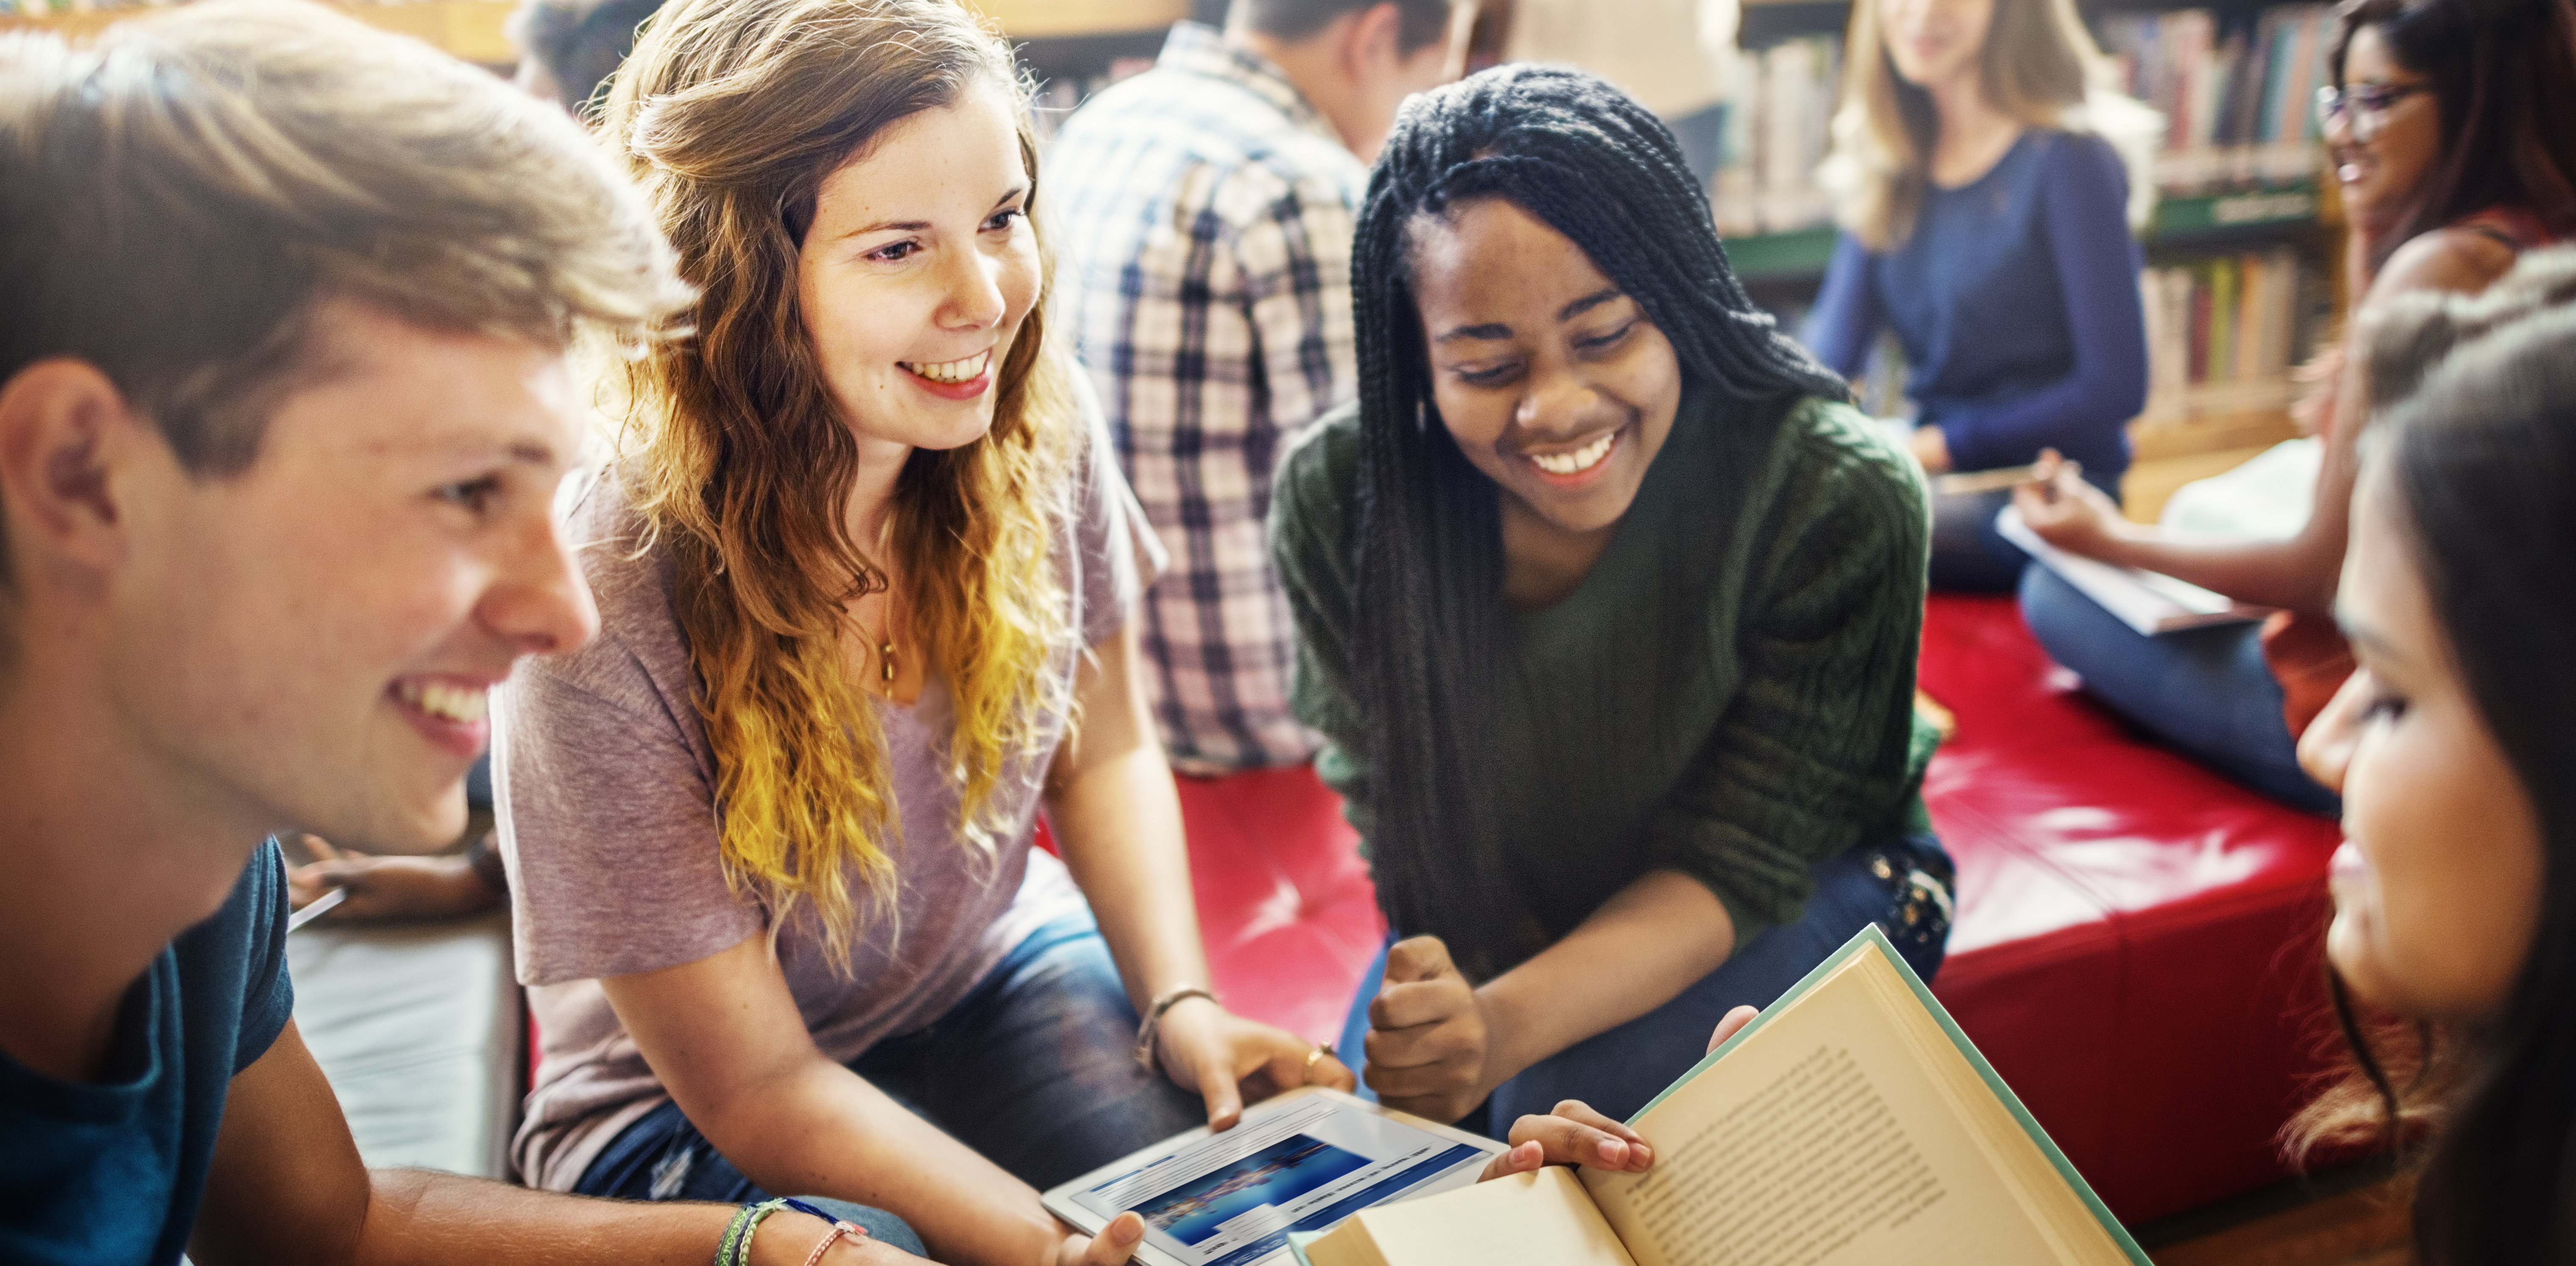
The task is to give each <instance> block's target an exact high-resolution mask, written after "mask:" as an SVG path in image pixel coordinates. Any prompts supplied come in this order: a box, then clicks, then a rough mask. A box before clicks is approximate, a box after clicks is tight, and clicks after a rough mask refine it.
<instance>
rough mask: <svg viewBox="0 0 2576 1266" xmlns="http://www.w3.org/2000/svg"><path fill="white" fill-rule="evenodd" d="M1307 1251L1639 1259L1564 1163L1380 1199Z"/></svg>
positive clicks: (1365, 1262)
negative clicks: (1394, 1200)
mask: <svg viewBox="0 0 2576 1266" xmlns="http://www.w3.org/2000/svg"><path fill="white" fill-rule="evenodd" d="M1305 1252H1306V1258H1307V1260H1308V1261H1311V1262H1313V1263H1314V1266H1453V1264H1457V1263H1469V1262H1472V1263H1477V1264H1478V1266H1513V1264H1514V1263H1527V1266H1636V1263H1635V1261H1634V1260H1633V1259H1631V1258H1630V1257H1629V1255H1628V1253H1627V1250H1625V1249H1623V1248H1621V1247H1620V1246H1619V1239H1618V1237H1617V1236H1615V1235H1613V1234H1611V1232H1610V1224H1609V1223H1607V1222H1604V1221H1602V1220H1601V1214H1600V1211H1599V1210H1596V1209H1594V1208H1593V1207H1592V1199H1591V1197H1589V1196H1587V1195H1585V1194H1584V1191H1583V1184H1582V1183H1580V1182H1578V1181H1576V1179H1575V1177H1574V1172H1573V1171H1572V1170H1569V1169H1565V1168H1562V1167H1559V1166H1549V1167H1548V1168H1545V1169H1541V1170H1538V1171H1537V1172H1535V1173H1527V1174H1514V1175H1512V1176H1511V1177H1509V1178H1497V1179H1495V1180H1494V1181H1492V1182H1488V1183H1478V1184H1477V1185H1475V1186H1473V1187H1468V1188H1465V1189H1463V1190H1459V1191H1452V1192H1446V1193H1444V1194H1441V1195H1437V1196H1429V1197H1425V1198H1423V1199H1420V1200H1414V1201H1410V1202H1407V1203H1404V1204H1391V1205H1381V1206H1379V1207H1377V1208H1375V1209H1370V1210H1368V1211H1366V1212H1364V1213H1361V1214H1359V1215H1357V1216H1355V1217H1353V1218H1352V1219H1351V1220H1350V1221H1348V1222H1345V1223H1343V1224H1342V1225H1341V1226H1340V1227H1339V1228H1338V1229H1336V1230H1334V1231H1332V1232H1331V1233H1329V1234H1327V1235H1325V1236H1324V1237H1323V1238H1322V1239H1319V1240H1315V1241H1313V1242H1311V1243H1309V1244H1307V1245H1306V1248H1305Z"/></svg>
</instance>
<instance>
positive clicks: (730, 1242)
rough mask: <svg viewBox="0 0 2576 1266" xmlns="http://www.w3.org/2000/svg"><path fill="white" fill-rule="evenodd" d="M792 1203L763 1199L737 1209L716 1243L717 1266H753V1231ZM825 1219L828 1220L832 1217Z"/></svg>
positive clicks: (809, 1207)
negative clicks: (720, 1238) (721, 1240)
mask: <svg viewBox="0 0 2576 1266" xmlns="http://www.w3.org/2000/svg"><path fill="white" fill-rule="evenodd" d="M791 1203H793V1202H790V1201H786V1200H763V1201H761V1202H760V1203H759V1204H747V1205H744V1206H743V1207H742V1208H740V1209H738V1210H736V1211H735V1212H734V1215H733V1221H732V1222H730V1223H727V1224H726V1225H725V1233H724V1241H723V1242H722V1243H720V1244H718V1245H716V1266H751V1233H752V1232H754V1231H756V1230H759V1229H760V1224H761V1222H762V1220H764V1219H766V1218H767V1217H768V1216H769V1215H770V1214H773V1213H776V1212H778V1211H779V1210H781V1209H784V1208H787V1207H788V1206H789V1205H790V1204H791ZM811 1208H812V1206H811V1205H808V1206H806V1209H799V1210H797V1212H799V1213H803V1212H806V1211H808V1210H810V1209H811ZM824 1220H825V1221H827V1222H828V1221H830V1220H831V1219H829V1218H826V1219H824Z"/></svg>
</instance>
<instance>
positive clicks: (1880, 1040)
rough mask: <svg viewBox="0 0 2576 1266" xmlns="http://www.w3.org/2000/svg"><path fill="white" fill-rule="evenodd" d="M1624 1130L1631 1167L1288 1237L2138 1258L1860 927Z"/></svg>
mask: <svg viewBox="0 0 2576 1266" xmlns="http://www.w3.org/2000/svg"><path fill="white" fill-rule="evenodd" d="M1630 1124H1631V1125H1633V1126H1635V1127H1636V1130H1637V1132H1638V1133H1639V1134H1642V1135H1644V1136H1645V1138H1646V1141H1647V1142H1648V1143H1650V1144H1652V1145H1654V1149H1655V1164H1654V1168H1652V1169H1650V1170H1648V1171H1646V1172H1645V1173H1643V1174H1616V1173H1603V1172H1600V1171H1597V1170H1591V1169H1583V1170H1569V1169H1565V1168H1562V1167H1554V1166H1552V1167H1549V1168H1546V1169H1542V1170H1539V1171H1538V1172H1536V1173H1531V1174H1520V1175H1516V1176H1514V1177H1511V1178H1506V1179H1500V1180H1497V1181H1494V1182H1488V1183H1480V1184H1478V1185H1476V1186H1473V1187H1468V1188H1464V1189H1462V1190H1458V1191H1452V1192H1448V1193H1446V1194H1443V1195H1437V1196H1430V1197H1426V1198H1423V1199H1420V1200H1416V1201H1412V1202H1410V1203H1406V1204H1390V1205H1380V1206H1378V1207H1376V1208H1372V1209H1368V1210H1365V1211H1363V1212H1361V1213H1358V1214H1356V1215H1355V1216H1353V1217H1351V1218H1350V1219H1349V1220H1348V1221H1345V1222H1343V1223H1342V1224H1341V1225H1340V1226H1338V1227H1335V1228H1333V1229H1332V1230H1330V1231H1327V1232H1325V1233H1323V1234H1321V1235H1315V1236H1305V1235H1299V1236H1292V1237H1290V1243H1291V1244H1292V1245H1293V1246H1294V1247H1295V1248H1296V1249H1297V1251H1298V1254H1299V1256H1300V1257H1301V1258H1302V1259H1304V1260H1305V1261H1306V1262H1307V1263H1308V1266H1451V1264H1457V1266H1465V1264H1466V1263H1493V1264H1496V1266H1513V1264H1517V1263H1529V1264H1530V1266H1538V1264H1540V1263H1546V1264H1547V1266H1709V1264H1713V1263H1746V1264H1748V1266H1751V1264H1756V1263H1817V1264H1819V1266H1833V1264H1836V1263H1853V1264H1855V1266H1857V1264H1858V1263H1881V1262H1890V1261H1908V1262H1928V1263H1944V1262H1956V1263H1971V1262H1973V1263H1979V1264H1981V1266H1988V1264H1991V1266H2017V1264H2019V1263H2101V1264H2103V1266H2127V1264H2134V1266H2147V1257H2146V1254H2145V1253H2143V1252H2141V1251H2139V1249H2138V1246H2137V1244H2136V1242H2134V1241H2132V1240H2131V1239H2130V1238H2129V1236H2128V1234H2127V1232H2125V1231H2122V1230H2121V1229H2120V1224H2119V1223H2118V1222H2117V1221H2115V1220H2114V1219H2113V1218H2112V1217H2111V1212H2110V1210H2108V1209H2106V1208H2104V1207H2103V1205H2102V1202H2101V1201H2100V1200H2099V1199H2097V1198H2095V1196H2094V1195H2093V1191H2092V1188H2090V1187H2088V1186H2086V1185H2085V1183H2084V1180H2083V1178H2082V1177H2080V1176H2078V1175H2077V1174H2076V1172H2075V1170H2074V1168H2073V1167H2071V1166H2069V1165H2068V1164H2067V1162H2066V1158H2065V1156H2063V1155H2061V1154H2060V1153H2059V1152H2058V1150H2057V1147H2056V1145H2054V1144H2052V1143H2050V1142H2049V1141H2048V1136H2047V1135H2046V1134H2044V1133H2042V1132H2041V1131H2040V1128H2039V1123H2038V1122H2036V1121H2033V1120H2032V1119H2031V1117H2030V1113H2029V1112H2027V1111H2025V1110H2024V1109H2023V1108H2022V1106H2021V1101H2020V1100H2019V1099H2017V1098H2015V1097H2014V1096H2013V1093H2012V1091H2011V1090H2010V1089H2009V1088H2007V1087H2006V1086H2005V1085H2004V1083H2003V1081H2002V1080H2001V1079H1999V1078H1997V1077H1996V1076H1995V1071H1994V1069H1992V1068H1990V1067H1988V1066H1987V1064H1986V1061H1985V1059H1984V1058H1983V1057H1982V1056H1980V1055H1978V1054H1977V1050H1976V1048H1975V1047H1974V1046H1971V1045H1969V1043H1968V1039H1967V1037H1966V1035H1964V1034H1962V1033H1960V1032H1959V1027H1958V1025H1956V1024H1954V1023H1952V1022H1951V1020H1950V1017H1949V1014H1948V1013H1947V1012H1945V1011H1943V1010H1942V1009H1941V1004H1940V1003H1938V1002H1936V1001H1934V1000H1933V998H1932V994H1931V991H1930V990H1928V989H1926V988H1924V986H1923V982H1922V981H1920V980H1918V979H1916V978H1915V975H1914V973H1913V971H1912V970H1910V969H1908V968H1907V967H1906V966H1905V964H1904V962H1903V960H1901V959H1899V958H1898V957H1897V956H1896V952H1895V948H1894V947H1893V946H1891V945H1890V944H1889V943H1888V941H1887V937H1886V936H1885V934H1883V933H1881V932H1880V931H1879V930H1878V929H1877V928H1876V927H1874V926H1873V927H1870V928H1867V929H1865V930H1863V931H1862V933H1861V934H1860V935H1859V936H1856V937H1853V938H1852V940H1851V943H1850V944H1848V945H1845V946H1844V947H1843V948H1842V949H1841V950H1839V951H1836V952H1835V954H1834V956H1833V957H1832V958H1830V959H1827V960H1826V961H1825V962H1824V964H1823V965H1821V966H1819V967H1817V968H1816V970H1815V971H1813V972H1811V973H1809V974H1808V976H1807V978H1806V979H1805V980H1803V981H1800V982H1799V983H1798V986H1797V988H1795V989H1793V990H1791V991H1790V992H1789V993H1788V995H1787V996H1786V997H1784V998H1782V999H1781V1000H1780V1001H1779V1002H1778V1003H1776V1004H1774V1005H1773V1006H1772V1007H1771V1008H1770V1009H1768V1010H1766V1011H1764V1012H1763V1013H1762V1015H1761V1017H1760V1018H1758V1019H1756V1020H1755V1021H1754V1022H1753V1023H1752V1024H1751V1025H1748V1026H1747V1027H1746V1028H1745V1030H1744V1031H1743V1032H1742V1033H1739V1034H1737V1035H1736V1036H1735V1037H1734V1038H1733V1039H1731V1040H1729V1041H1728V1042H1727V1043H1726V1045H1724V1046H1722V1047H1719V1048H1718V1049H1717V1050H1716V1051H1714V1052H1712V1053H1711V1054H1710V1055H1709V1057H1708V1058H1707V1059H1705V1060H1703V1061H1701V1062H1700V1064H1699V1066H1698V1067H1696V1068H1693V1069H1692V1070H1691V1071H1689V1072H1688V1073H1685V1074H1683V1075H1682V1079H1681V1080H1680V1081H1677V1082H1675V1083H1673V1085H1672V1087H1671V1088H1670V1089H1668V1090H1666V1091H1665V1092H1664V1093H1663V1094H1662V1095H1661V1096H1660V1097H1658V1098H1657V1099H1656V1100H1655V1101H1654V1102H1653V1103H1650V1104H1648V1105H1646V1109H1645V1111H1643V1112H1640V1113H1638V1114H1637V1116H1636V1118H1635V1119H1634V1120H1633V1121H1631V1122H1630Z"/></svg>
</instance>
